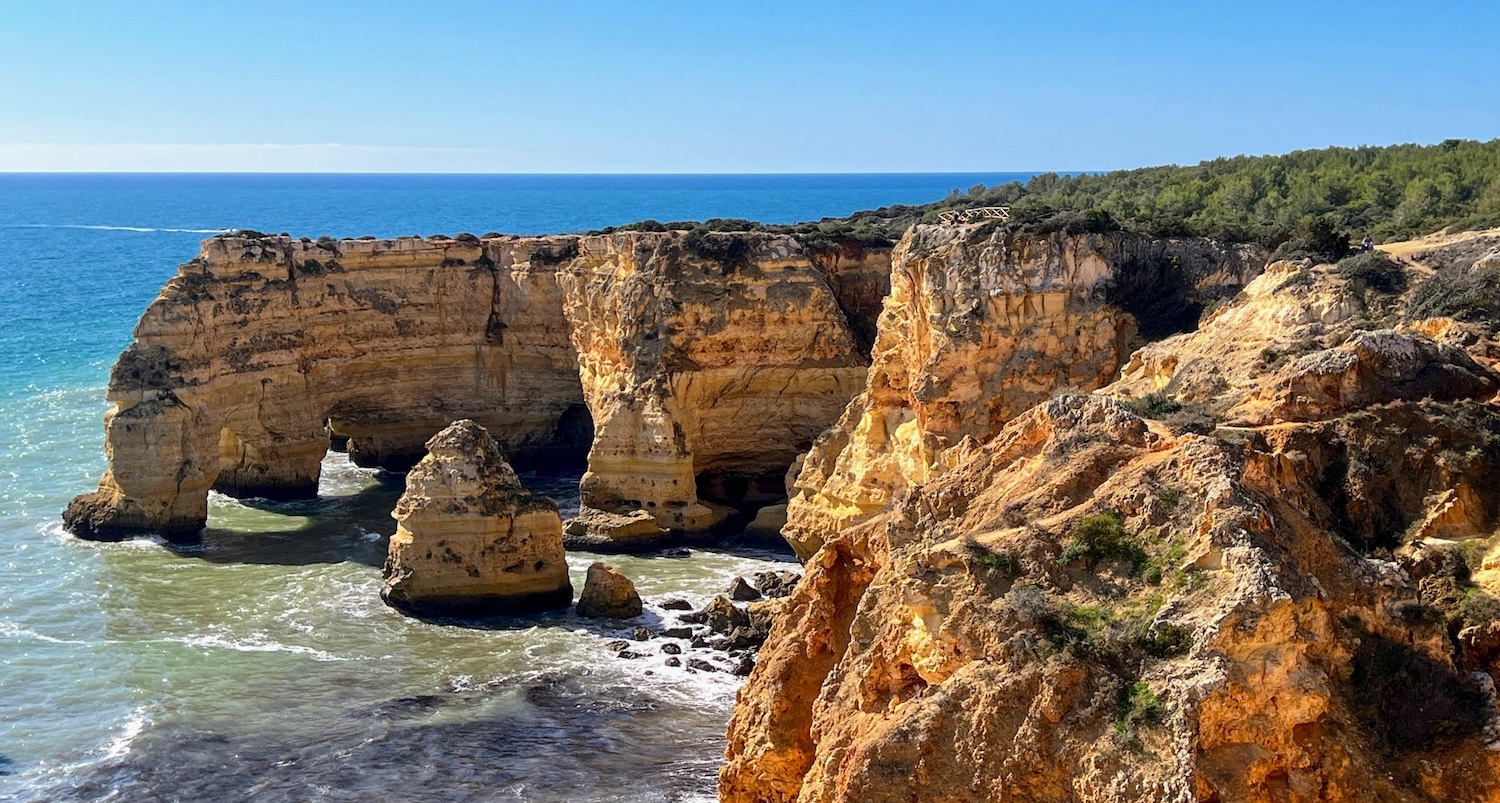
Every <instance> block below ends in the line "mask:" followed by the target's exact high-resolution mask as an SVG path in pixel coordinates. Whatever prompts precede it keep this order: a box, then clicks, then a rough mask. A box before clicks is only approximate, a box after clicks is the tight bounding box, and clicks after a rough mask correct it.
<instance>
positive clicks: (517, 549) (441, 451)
mask: <svg viewBox="0 0 1500 803" xmlns="http://www.w3.org/2000/svg"><path fill="white" fill-rule="evenodd" d="M427 452H428V454H427V456H426V457H424V458H422V461H421V462H419V463H418V464H417V465H416V467H415V468H413V469H412V470H411V473H410V474H408V475H407V478H406V492H405V493H403V494H402V495H401V499H400V501H399V502H397V503H396V509H395V511H394V512H393V513H392V514H391V515H392V516H394V517H395V519H396V521H397V522H399V523H398V525H397V527H396V534H395V535H394V536H391V545H390V552H389V554H388V555H387V557H386V562H385V587H384V588H382V589H381V591H380V597H381V599H383V600H385V602H386V603H387V604H388V605H391V606H392V607H394V608H397V609H399V610H401V611H403V612H405V613H410V614H415V615H426V616H444V615H446V616H484V615H493V614H505V613H520V612H525V611H537V610H546V609H550V608H562V607H566V606H567V605H568V604H569V603H570V602H572V600H573V585H572V583H571V582H569V580H568V565H567V562H566V560H565V553H564V550H563V542H562V519H561V518H560V517H559V516H558V514H557V505H556V504H554V503H553V502H552V500H550V499H547V498H544V497H539V496H533V495H532V494H531V493H530V492H528V491H527V490H526V489H525V488H524V487H522V485H521V482H520V480H519V479H518V478H517V477H516V472H515V471H514V470H513V469H512V468H511V467H510V464H509V463H507V462H505V457H504V455H502V454H501V452H500V447H499V445H498V444H497V443H496V442H495V440H494V438H492V437H490V434H489V432H487V431H486V430H485V429H484V427H482V426H480V425H479V424H477V423H475V422H474V421H470V420H467V419H465V420H463V421H457V422H454V423H453V424H451V425H450V426H448V427H447V428H446V429H444V430H443V431H441V432H439V433H438V434H437V435H434V436H433V437H432V439H431V440H429V441H428V442H427Z"/></svg>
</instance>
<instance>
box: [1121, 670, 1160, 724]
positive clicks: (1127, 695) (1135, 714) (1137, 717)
mask: <svg viewBox="0 0 1500 803" xmlns="http://www.w3.org/2000/svg"><path fill="white" fill-rule="evenodd" d="M1166 716H1167V707H1166V705H1165V704H1163V703H1162V701H1161V698H1160V697H1157V696H1156V693H1155V692H1153V691H1151V687H1150V686H1149V685H1147V683H1146V682H1145V681H1143V680H1138V681H1136V682H1134V683H1131V684H1129V685H1127V686H1124V687H1122V688H1121V689H1120V696H1119V700H1118V702H1117V703H1116V704H1115V730H1116V731H1118V732H1120V733H1122V734H1127V733H1131V732H1133V731H1135V730H1136V729H1137V728H1140V727H1142V726H1146V725H1155V724H1157V723H1159V722H1161V721H1162V720H1163V719H1165V718H1166Z"/></svg>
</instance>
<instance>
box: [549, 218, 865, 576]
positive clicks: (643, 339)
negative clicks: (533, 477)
mask: <svg viewBox="0 0 1500 803" xmlns="http://www.w3.org/2000/svg"><path fill="white" fill-rule="evenodd" d="M559 281H560V283H561V284H562V286H563V289H564V297H565V303H566V306H565V313H566V315H567V319H568V321H569V323H570V325H571V330H572V336H573V342H574V346H575V348H576V350H577V353H578V355H579V365H580V368H579V372H580V375H581V377H582V380H583V387H584V393H585V395H586V396H587V397H588V399H589V407H590V409H591V410H593V413H594V420H595V425H596V437H595V439H594V445H593V449H592V451H591V452H590V454H589V470H588V473H587V474H586V475H585V476H584V478H583V483H582V487H581V491H582V501H583V505H584V506H585V507H587V508H594V509H597V510H601V511H604V512H606V513H612V514H623V515H627V516H632V517H639V513H638V512H637V511H644V512H645V513H646V514H648V515H650V516H652V517H653V518H655V519H656V522H657V523H658V524H659V525H660V528H661V529H663V530H667V531H671V532H674V533H693V532H701V531H705V530H711V529H713V528H714V527H715V526H716V525H717V524H719V523H720V522H721V521H723V520H724V519H725V518H726V516H727V515H728V513H729V512H730V510H729V509H728V508H727V507H723V505H726V504H736V503H738V502H742V501H743V502H749V503H765V502H766V501H767V500H766V498H764V497H766V496H768V497H769V501H772V502H774V501H777V500H779V498H780V496H781V477H782V475H783V473H784V472H785V471H786V467H787V466H788V465H790V464H791V463H792V461H793V460H794V459H795V458H796V456H797V454H798V452H799V451H800V450H803V449H806V448H807V445H808V444H810V443H811V441H812V439H813V438H814V437H816V436H817V434H818V433H819V432H821V431H822V430H823V429H824V428H826V427H827V426H828V425H829V424H831V423H832V422H833V421H834V419H835V418H837V416H838V414H839V411H841V410H842V409H843V407H844V405H845V403H847V402H848V400H849V398H850V397H851V396H853V395H854V393H855V392H856V391H857V389H858V387H859V386H860V385H861V384H862V383H863V382H864V375H865V365H866V362H867V360H866V358H865V357H864V355H863V354H861V353H860V348H859V346H858V343H857V341H856V339H855V336H854V334H853V332H852V330H851V328H850V325H849V321H848V319H847V318H846V316H845V314H844V312H843V311H842V309H841V307H840V305H839V301H838V298H837V296H836V295H835V293H834V291H833V290H832V288H831V287H830V285H829V282H828V279H827V277H826V276H825V275H824V273H823V272H822V271H821V270H820V269H819V268H818V267H817V266H816V265H814V264H813V262H812V261H811V259H810V257H809V255H808V253H807V252H806V251H805V249H803V248H802V246H801V245H800V244H799V243H798V242H797V241H796V240H795V239H793V238H790V237H786V236H780V235H769V234H718V233H703V232H695V233H681V232H677V233H641V232H631V233H622V234H617V235H611V236H609V237H597V238H586V239H584V240H582V241H580V244H579V254H578V257H577V258H576V259H574V260H573V261H571V262H569V263H568V265H567V266H566V269H565V270H563V271H562V272H561V273H560V274H559ZM701 487H711V488H718V489H721V495H720V496H719V498H717V499H711V500H705V499H700V498H699V489H700V488H701ZM731 487H733V488H735V489H737V490H736V491H735V492H728V491H725V490H723V489H729V488H731ZM709 502H714V503H718V505H714V504H709ZM601 521H602V520H601ZM603 523H605V524H608V522H607V521H604V522H603ZM586 524H587V522H586ZM585 529H586V530H587V531H588V534H589V535H592V536H596V537H598V538H600V539H601V540H605V541H609V540H615V541H629V542H630V544H631V545H633V546H635V545H643V544H642V542H641V538H640V535H641V534H640V533H638V532H637V529H638V528H635V527H633V526H632V528H631V529H630V530H628V531H626V532H622V531H620V530H619V529H610V528H608V527H594V526H586V527H585Z"/></svg>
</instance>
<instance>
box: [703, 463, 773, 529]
mask: <svg viewBox="0 0 1500 803" xmlns="http://www.w3.org/2000/svg"><path fill="white" fill-rule="evenodd" d="M695 479H696V481H697V486H698V498H699V499H702V500H704V501H707V502H713V503H715V504H719V505H724V506H726V507H732V508H734V509H735V510H737V511H739V512H740V513H742V514H744V515H746V516H751V517H753V516H754V515H755V512H756V511H757V510H760V509H761V508H763V507H767V506H769V505H779V504H782V503H784V502H786V470H785V469H769V470H764V471H755V470H754V469H753V468H752V469H750V470H733V469H729V470H711V471H700V472H698V474H697V476H696V478H695Z"/></svg>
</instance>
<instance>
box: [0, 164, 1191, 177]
mask: <svg viewBox="0 0 1500 803" xmlns="http://www.w3.org/2000/svg"><path fill="white" fill-rule="evenodd" d="M1151 166H1152V167H1181V166H1182V165H1151ZM1130 169H1133V168H1118V167H1116V168H1109V169H1108V170H1092V169H1091V170H1073V169H1068V170H1058V169H1049V170H792V171H775V170H760V171H749V172H745V171H741V172H729V171H725V172H717V171H711V172H687V171H668V172H639V171H592V172H567V171H536V172H521V171H517V172H502V171H460V170H0V176H952V175H1010V174H1026V175H1033V176H1035V175H1042V174H1045V173H1058V174H1064V173H1103V172H1111V171H1114V170H1130Z"/></svg>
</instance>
